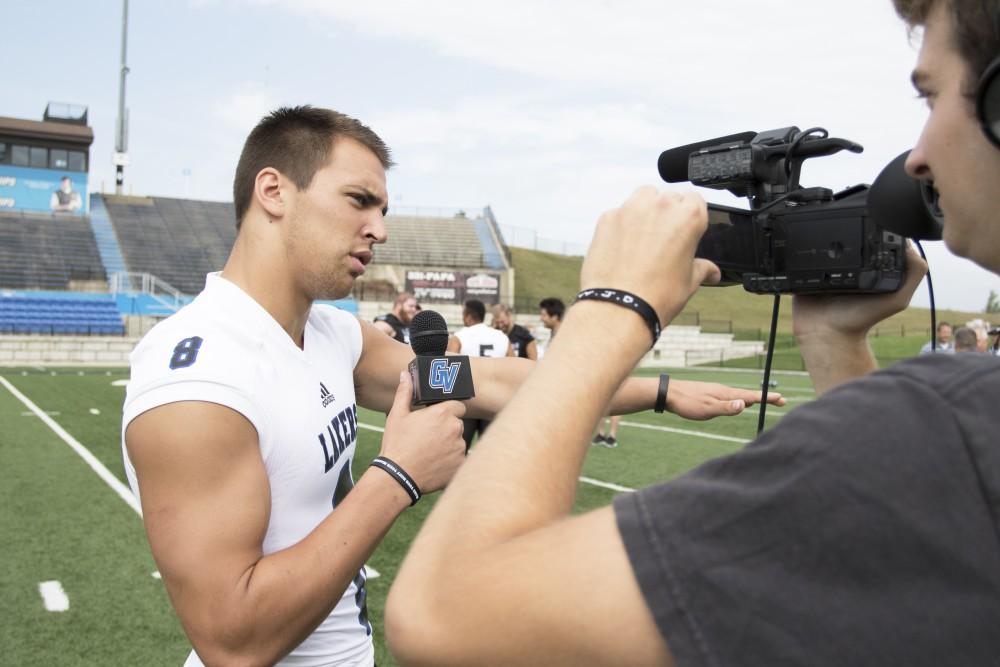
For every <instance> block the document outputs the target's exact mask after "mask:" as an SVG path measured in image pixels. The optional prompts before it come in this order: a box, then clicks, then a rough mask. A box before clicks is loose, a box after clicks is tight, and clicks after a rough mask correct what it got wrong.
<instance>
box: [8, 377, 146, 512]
mask: <svg viewBox="0 0 1000 667" xmlns="http://www.w3.org/2000/svg"><path fill="white" fill-rule="evenodd" d="M0 384H2V385H3V386H4V387H6V388H7V391H9V392H10V393H11V394H13V395H14V398H16V399H17V400H19V401H21V403H23V404H24V406H25V407H26V408H28V409H29V410H31V411H32V412H34V413H35V415H36V416H37V417H38V418H39V419H41V420H42V422H44V423H45V425H46V426H48V427H49V428H50V429H52V432H53V433H55V434H56V435H58V436H59V438H60V439H61V440H62V441H63V442H65V443H66V444H67V445H69V446H70V448H71V449H72V450H73V451H74V452H76V453H77V454H79V455H80V458H82V459H83V460H84V461H85V462H86V463H87V465H89V466H90V468H91V470H93V471H94V472H96V473H97V476H98V477H100V478H101V479H102V480H104V483H105V484H107V485H108V486H110V487H111V490H112V491H114V492H115V493H117V494H118V497H119V498H121V499H122V500H124V501H125V502H126V503H128V506H129V507H131V508H132V509H133V510H135V513H136V514H138V515H139V516H142V507H141V506H140V505H139V501H138V500H136V497H135V496H133V495H132V491H131V490H130V489H129V488H128V487H127V486H125V485H124V484H122V483H121V482H120V481H119V480H118V478H117V477H115V476H114V475H113V474H111V471H110V470H108V469H107V468H105V467H104V464H103V463H101V462H100V461H99V460H98V459H97V457H96V456H94V455H93V454H91V453H90V450H89V449H87V448H86V447H84V446H83V445H81V444H80V442H79V441H78V440H77V439H76V438H74V437H73V436H71V435H70V434H69V433H67V432H66V429H64V428H63V427H62V426H60V425H59V423H58V422H56V421H55V420H54V419H52V418H51V417H49V416H48V415H47V414H45V412H44V411H43V410H42V409H41V408H39V407H38V406H37V405H35V404H34V403H32V402H31V399H29V398H28V397H27V396H25V395H24V394H22V393H21V392H20V391H18V390H17V387H15V386H14V385H12V384H11V383H10V382H9V381H8V380H7V378H5V377H0Z"/></svg>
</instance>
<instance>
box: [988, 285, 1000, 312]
mask: <svg viewBox="0 0 1000 667" xmlns="http://www.w3.org/2000/svg"><path fill="white" fill-rule="evenodd" d="M986 312H987V313H1000V298H997V293H996V292H994V291H993V290H990V295H989V297H988V298H987V299H986Z"/></svg>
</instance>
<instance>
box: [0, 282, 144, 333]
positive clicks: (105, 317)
mask: <svg viewBox="0 0 1000 667" xmlns="http://www.w3.org/2000/svg"><path fill="white" fill-rule="evenodd" d="M0 333H13V334H54V335H75V334H87V335H103V336H121V335H123V334H124V333H125V327H124V325H123V323H122V318H121V315H120V314H119V312H118V305H117V303H116V302H115V299H114V297H112V296H111V295H110V294H109V295H107V296H105V297H103V298H101V297H95V296H92V295H86V296H75V295H73V293H71V292H67V293H66V294H65V295H64V296H58V297H53V296H52V295H44V296H31V295H24V294H21V295H14V296H4V295H0Z"/></svg>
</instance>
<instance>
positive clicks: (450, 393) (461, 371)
mask: <svg viewBox="0 0 1000 667" xmlns="http://www.w3.org/2000/svg"><path fill="white" fill-rule="evenodd" d="M410 347H411V348H413V353H414V354H415V355H417V356H416V358H415V359H414V360H413V361H411V362H410V366H409V370H410V378H411V379H412V380H413V405H430V404H431V403H440V402H441V401H464V400H466V399H469V398H473V397H474V396H475V395H476V389H475V387H474V386H473V384H472V367H471V366H470V364H469V357H467V356H464V355H450V356H448V355H446V354H445V350H447V349H448V325H447V324H446V323H445V321H444V318H443V317H441V315H440V313H436V312H434V311H433V310H422V311H420V312H419V313H417V314H416V315H415V316H414V317H413V320H412V321H411V322H410Z"/></svg>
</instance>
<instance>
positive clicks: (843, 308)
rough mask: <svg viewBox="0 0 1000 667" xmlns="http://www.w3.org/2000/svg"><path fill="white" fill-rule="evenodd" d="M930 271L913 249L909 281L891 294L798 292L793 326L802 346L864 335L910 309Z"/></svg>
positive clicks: (908, 265) (908, 261)
mask: <svg viewBox="0 0 1000 667" xmlns="http://www.w3.org/2000/svg"><path fill="white" fill-rule="evenodd" d="M926 274H927V263H926V262H924V260H923V259H922V258H921V257H920V255H919V254H917V251H916V250H914V249H913V246H912V244H908V245H907V249H906V281H905V282H904V283H903V286H902V287H900V288H899V290H897V291H895V292H890V293H888V294H851V295H844V294H831V295H816V294H808V295H806V294H797V295H795V298H794V300H793V302H792V303H793V313H792V329H793V331H794V332H795V338H796V340H797V341H798V343H799V345H800V346H803V345H808V344H809V343H811V342H813V339H819V340H820V342H822V340H823V339H824V338H829V337H831V336H834V337H849V338H864V337H865V336H867V335H868V331H869V330H870V329H871V328H872V327H873V326H875V325H876V324H878V323H879V322H881V321H882V320H884V319H886V318H888V317H891V316H892V315H895V314H896V313H898V312H901V311H903V310H905V309H906V307H907V306H908V305H909V304H910V299H911V298H913V293H914V292H915V291H916V289H917V287H918V286H919V285H920V281H921V280H923V278H924V276H925V275H926Z"/></svg>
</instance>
